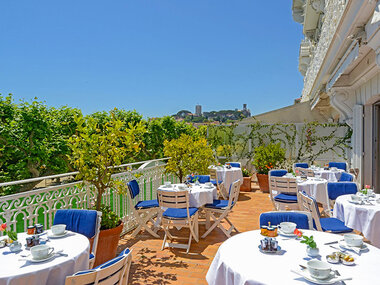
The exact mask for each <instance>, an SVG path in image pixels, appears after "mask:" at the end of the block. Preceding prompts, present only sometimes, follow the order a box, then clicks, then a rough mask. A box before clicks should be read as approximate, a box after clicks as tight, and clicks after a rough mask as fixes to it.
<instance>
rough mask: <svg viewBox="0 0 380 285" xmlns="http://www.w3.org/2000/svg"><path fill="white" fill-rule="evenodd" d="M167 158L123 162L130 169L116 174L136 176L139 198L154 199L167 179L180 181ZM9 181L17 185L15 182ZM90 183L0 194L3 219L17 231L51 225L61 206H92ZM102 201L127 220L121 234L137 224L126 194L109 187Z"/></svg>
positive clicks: (1, 220) (74, 207) (1, 218)
mask: <svg viewBox="0 0 380 285" xmlns="http://www.w3.org/2000/svg"><path fill="white" fill-rule="evenodd" d="M166 160H167V159H159V160H152V161H147V162H146V161H145V162H137V163H131V164H125V165H122V166H120V167H122V168H123V169H129V170H127V171H124V172H121V173H118V174H115V175H114V178H116V179H120V180H123V181H125V182H128V181H130V180H132V179H136V180H137V181H138V183H139V185H140V195H139V197H136V199H139V200H150V199H155V197H156V190H157V188H158V186H159V185H161V184H163V182H164V181H166V180H170V181H172V182H173V183H175V182H177V178H176V177H173V176H172V175H166V174H165V165H166V163H165V161H166ZM138 166H139V167H138ZM137 167H138V168H137ZM69 175H71V174H69ZM61 176H62V175H61ZM5 184H6V183H2V186H6V185H5ZM10 184H12V185H14V184H15V182H11V183H10ZM91 187H92V186H91V185H89V186H82V181H77V182H73V183H69V184H63V185H58V186H51V187H46V188H42V189H38V190H31V191H27V192H23V193H18V194H13V195H8V196H3V197H0V223H7V224H8V225H9V226H10V228H11V229H12V230H16V231H17V232H25V231H26V229H27V227H28V226H29V225H33V224H36V223H40V224H43V225H44V228H45V229H48V228H50V227H51V225H52V223H53V220H54V215H55V212H56V211H57V210H58V209H70V208H72V209H89V208H91V207H92V205H93V204H94V201H95V193H94V191H92V189H91ZM102 202H103V203H104V204H106V205H108V206H110V207H111V209H112V210H113V211H114V212H116V213H117V214H118V215H119V217H120V218H121V220H122V221H123V222H124V229H123V232H122V234H124V233H126V232H128V231H130V230H132V229H133V228H134V227H135V226H136V223H135V218H134V217H133V216H132V215H131V211H130V209H129V206H128V203H127V196H126V195H123V194H119V193H118V192H117V191H115V190H114V189H108V190H107V191H106V192H105V193H104V195H103V201H102Z"/></svg>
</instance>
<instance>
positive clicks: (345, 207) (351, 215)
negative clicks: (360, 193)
mask: <svg viewBox="0 0 380 285" xmlns="http://www.w3.org/2000/svg"><path fill="white" fill-rule="evenodd" d="M379 198H380V195H379V194H376V197H375V198H370V199H369V200H368V201H365V202H362V203H360V204H354V202H353V201H352V199H351V195H342V196H339V197H338V198H337V199H336V201H335V205H334V213H333V215H334V217H335V218H337V219H339V220H341V221H342V222H344V224H345V225H346V226H347V227H350V228H352V229H355V230H357V231H359V232H361V233H363V235H364V237H365V238H367V239H368V240H369V241H370V242H371V243H372V244H373V245H374V246H376V247H379V248H380V204H379V203H377V202H376V200H377V199H379ZM355 203H356V202H355Z"/></svg>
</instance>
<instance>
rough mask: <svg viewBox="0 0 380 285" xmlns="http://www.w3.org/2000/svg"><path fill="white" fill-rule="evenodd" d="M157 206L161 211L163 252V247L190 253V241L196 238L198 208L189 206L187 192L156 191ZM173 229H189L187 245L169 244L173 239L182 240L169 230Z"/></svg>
mask: <svg viewBox="0 0 380 285" xmlns="http://www.w3.org/2000/svg"><path fill="white" fill-rule="evenodd" d="M157 196H158V204H159V205H160V207H161V209H166V210H162V214H161V217H162V219H161V224H162V228H163V230H164V232H165V236H164V240H163V243H162V248H161V250H163V249H164V248H165V247H175V248H183V249H186V253H189V251H190V245H191V240H192V238H194V240H195V241H196V242H198V241H199V238H198V208H196V207H190V206H189V192H188V191H187V190H184V191H163V190H157ZM173 227H178V228H179V227H181V228H189V230H190V234H189V241H188V243H187V244H178V243H171V242H170V243H169V242H166V240H167V238H169V239H170V241H173V240H174V239H184V238H183V237H179V236H174V235H172V234H171V233H170V231H169V229H170V228H173Z"/></svg>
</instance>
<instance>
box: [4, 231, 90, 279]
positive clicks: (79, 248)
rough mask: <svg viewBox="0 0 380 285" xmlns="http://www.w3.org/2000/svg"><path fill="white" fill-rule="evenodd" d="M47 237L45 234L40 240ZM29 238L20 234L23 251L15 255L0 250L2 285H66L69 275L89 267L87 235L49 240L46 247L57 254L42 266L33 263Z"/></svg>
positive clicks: (5, 248)
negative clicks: (52, 248) (26, 245)
mask: <svg viewBox="0 0 380 285" xmlns="http://www.w3.org/2000/svg"><path fill="white" fill-rule="evenodd" d="M46 236H47V235H46V234H45V235H42V236H41V240H43V239H46ZM26 237H27V234H26V233H19V234H18V241H19V242H20V243H21V244H22V251H19V252H16V253H13V252H11V251H10V250H9V247H4V248H0V285H44V284H48V285H50V284H51V285H63V284H65V279H66V276H68V275H72V274H74V273H75V272H78V271H81V270H86V269H88V268H89V252H90V243H89V241H88V238H87V237H85V236H84V235H81V234H78V233H73V232H68V234H67V235H66V236H64V237H61V238H49V239H47V242H46V244H47V245H49V246H51V247H54V252H57V253H56V254H55V255H54V257H53V258H52V259H50V260H47V261H44V262H39V263H35V262H32V261H30V259H31V255H30V250H29V249H26V248H25V244H26Z"/></svg>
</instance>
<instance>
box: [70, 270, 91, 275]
mask: <svg viewBox="0 0 380 285" xmlns="http://www.w3.org/2000/svg"><path fill="white" fill-rule="evenodd" d="M92 272H95V270H94V269H90V270H83V271H78V272H76V273H74V274H73V276H78V275H83V274H87V273H92Z"/></svg>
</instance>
